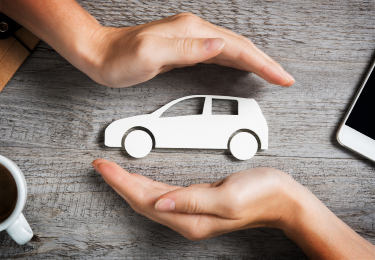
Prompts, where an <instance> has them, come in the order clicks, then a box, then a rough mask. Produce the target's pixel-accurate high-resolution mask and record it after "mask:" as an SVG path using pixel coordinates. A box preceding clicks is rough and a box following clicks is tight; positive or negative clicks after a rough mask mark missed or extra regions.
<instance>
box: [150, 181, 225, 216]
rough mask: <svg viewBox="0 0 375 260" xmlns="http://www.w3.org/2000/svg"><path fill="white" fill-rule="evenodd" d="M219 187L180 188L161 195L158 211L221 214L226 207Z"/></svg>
mask: <svg viewBox="0 0 375 260" xmlns="http://www.w3.org/2000/svg"><path fill="white" fill-rule="evenodd" d="M221 197H222V195H221V193H220V192H219V190H218V188H195V187H187V188H180V189H176V190H173V191H170V192H168V193H165V194H163V195H162V196H160V197H159V199H158V201H157V202H156V203H155V209H156V210H157V211H172V212H183V213H189V214H202V213H203V214H214V215H220V214H222V213H223V208H224V207H225V203H224V200H222V198H221Z"/></svg>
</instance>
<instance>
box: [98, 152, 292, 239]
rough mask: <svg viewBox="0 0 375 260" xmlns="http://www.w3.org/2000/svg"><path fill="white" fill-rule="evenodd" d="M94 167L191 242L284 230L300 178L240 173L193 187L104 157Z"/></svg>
mask: <svg viewBox="0 0 375 260" xmlns="http://www.w3.org/2000/svg"><path fill="white" fill-rule="evenodd" d="M93 166H94V168H95V169H96V170H97V171H98V172H99V173H100V174H101V175H102V177H103V179H104V180H105V181H106V182H107V183H108V184H109V185H110V186H112V188H113V189H114V190H115V191H116V192H117V193H118V194H120V195H121V196H122V197H123V198H124V199H125V200H126V201H127V202H128V203H129V205H130V206H131V207H132V208H133V209H134V210H135V211H136V212H138V213H140V214H142V215H144V216H146V217H148V218H149V219H151V220H153V221H156V222H158V223H161V224H163V225H166V226H168V227H170V228H172V229H173V230H175V231H177V232H178V233H180V234H182V235H183V236H185V237H187V238H188V239H191V240H202V239H207V238H210V237H214V236H217V235H220V234H224V233H227V232H231V231H235V230H240V229H245V228H252V227H261V226H268V227H279V223H280V218H281V217H282V215H283V213H284V212H285V211H286V209H287V208H288V207H289V196H290V194H289V193H290V191H292V190H293V185H294V183H295V182H294V180H293V179H292V178H291V177H290V176H289V175H287V174H286V173H284V172H282V171H279V170H276V169H272V168H255V169H251V170H246V171H241V172H237V173H234V174H232V175H230V176H228V177H227V178H224V179H222V180H219V181H217V182H214V183H211V184H208V183H207V184H194V185H191V186H189V187H187V188H182V187H179V186H170V185H167V184H163V183H160V182H156V181H152V180H150V179H148V178H146V177H144V176H141V175H138V174H134V173H128V172H127V171H125V170H124V169H122V168H121V167H120V166H119V165H117V164H116V163H114V162H109V161H107V160H104V159H98V160H95V161H94V162H93Z"/></svg>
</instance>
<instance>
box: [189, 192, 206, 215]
mask: <svg viewBox="0 0 375 260" xmlns="http://www.w3.org/2000/svg"><path fill="white" fill-rule="evenodd" d="M201 204H202V203H201V202H200V201H199V200H198V199H197V198H196V197H195V196H191V197H189V198H188V200H187V203H186V208H185V212H186V213H188V214H192V213H202V211H203V208H202V205H201Z"/></svg>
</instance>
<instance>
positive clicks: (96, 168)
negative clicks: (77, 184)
mask: <svg viewBox="0 0 375 260" xmlns="http://www.w3.org/2000/svg"><path fill="white" fill-rule="evenodd" d="M91 164H92V166H93V167H94V169H95V171H97V172H98V173H100V171H99V169H98V167H97V165H96V164H94V163H93V162H92V163H91Z"/></svg>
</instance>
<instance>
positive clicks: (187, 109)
mask: <svg viewBox="0 0 375 260" xmlns="http://www.w3.org/2000/svg"><path fill="white" fill-rule="evenodd" d="M204 100H205V98H204V97H194V98H188V99H184V100H182V101H180V102H177V103H176V104H174V105H172V106H171V107H170V108H168V109H167V110H166V111H164V112H163V114H162V115H161V116H160V117H178V116H192V115H201V114H202V113H203V106H204Z"/></svg>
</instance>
